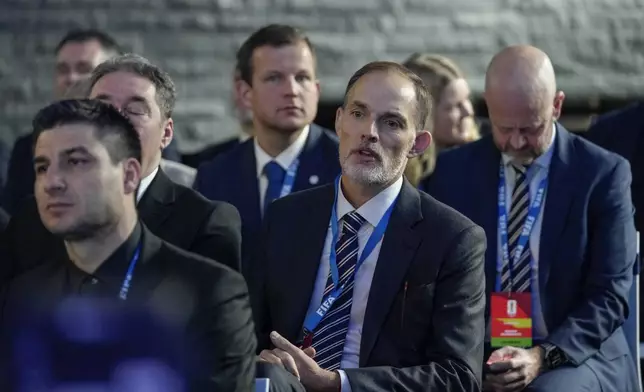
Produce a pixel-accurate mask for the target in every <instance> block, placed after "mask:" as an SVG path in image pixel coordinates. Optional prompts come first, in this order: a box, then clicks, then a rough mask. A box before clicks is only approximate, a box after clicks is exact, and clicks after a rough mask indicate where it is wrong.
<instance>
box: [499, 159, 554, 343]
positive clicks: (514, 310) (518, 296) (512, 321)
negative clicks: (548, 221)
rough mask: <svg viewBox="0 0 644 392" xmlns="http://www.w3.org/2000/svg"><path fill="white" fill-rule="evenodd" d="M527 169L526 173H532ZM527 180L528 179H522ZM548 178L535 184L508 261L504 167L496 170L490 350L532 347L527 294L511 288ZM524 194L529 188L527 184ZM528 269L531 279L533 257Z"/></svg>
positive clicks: (528, 294)
mask: <svg viewBox="0 0 644 392" xmlns="http://www.w3.org/2000/svg"><path fill="white" fill-rule="evenodd" d="M533 173H534V171H532V170H530V171H529V173H528V174H533ZM526 177H527V178H528V179H530V178H531V177H530V176H526ZM547 184H548V177H547V176H546V177H544V179H543V180H541V181H540V182H539V187H538V188H537V193H536V195H535V198H534V200H533V201H532V203H531V204H530V208H529V209H528V214H527V216H526V218H525V223H524V224H523V227H522V229H521V234H520V235H519V239H518V241H517V245H516V248H515V251H514V254H513V255H512V256H513V257H512V260H510V249H509V244H508V210H507V208H506V193H505V192H506V189H505V168H504V166H503V163H501V165H500V168H499V205H498V206H499V211H498V212H499V222H498V224H499V235H500V237H501V252H500V253H501V257H498V258H497V265H496V272H497V275H496V282H495V290H494V291H495V292H493V293H492V296H491V299H490V318H491V322H490V324H491V328H490V329H491V331H490V335H491V336H490V343H491V346H492V347H503V346H515V347H531V346H532V314H531V313H532V310H531V308H532V300H531V294H530V293H529V292H521V293H513V292H512V288H513V285H514V281H513V280H514V272H515V271H513V269H514V267H515V266H516V265H517V264H518V262H519V260H520V259H521V255H522V254H523V251H524V250H525V248H526V246H529V239H530V233H531V232H532V228H533V227H534V223H535V222H536V220H537V217H538V216H539V213H540V211H541V206H542V204H543V199H544V195H545V192H546V187H547ZM528 194H530V192H529V185H528ZM529 262H530V269H529V270H528V272H527V273H528V274H530V276H529V278H528V279H530V280H532V273H533V272H532V270H533V269H534V258H530V261H529ZM506 265H507V266H508V267H509V268H508V272H509V275H510V276H509V278H510V292H501V290H502V288H501V279H502V274H503V267H504V266H506Z"/></svg>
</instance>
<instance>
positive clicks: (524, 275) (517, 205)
mask: <svg viewBox="0 0 644 392" xmlns="http://www.w3.org/2000/svg"><path fill="white" fill-rule="evenodd" d="M512 168H513V169H514V171H515V172H516V184H515V185H514V190H513V191H512V207H511V209H510V219H509V220H508V252H509V254H510V264H512V263H513V261H514V253H515V251H516V248H517V244H518V242H519V236H520V235H521V232H522V231H523V225H524V224H525V220H526V217H527V216H528V210H529V208H530V186H529V184H528V182H527V181H526V171H527V168H526V167H524V166H521V167H516V166H514V165H512ZM510 270H511V271H512V279H510ZM530 277H531V273H530V246H529V241H528V244H526V246H525V247H524V248H523V253H522V254H521V258H520V259H519V261H518V262H517V264H516V265H509V264H506V265H504V266H503V271H502V273H501V291H503V292H506V291H512V292H515V293H521V292H524V291H530Z"/></svg>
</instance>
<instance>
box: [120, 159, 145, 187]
mask: <svg viewBox="0 0 644 392" xmlns="http://www.w3.org/2000/svg"><path fill="white" fill-rule="evenodd" d="M141 170H142V169H141V162H139V161H138V160H136V159H134V158H127V159H126V160H125V161H124V162H123V189H124V191H125V194H126V195H129V194H131V193H134V192H136V189H137V188H138V187H139V183H140V182H141Z"/></svg>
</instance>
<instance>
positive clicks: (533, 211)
mask: <svg viewBox="0 0 644 392" xmlns="http://www.w3.org/2000/svg"><path fill="white" fill-rule="evenodd" d="M526 174H527V173H526ZM529 174H532V170H531V171H530V172H529ZM530 178H532V177H530V176H528V175H526V180H528V181H529V180H530ZM527 186H528V195H529V194H530V184H527ZM547 186H548V176H545V177H544V178H543V180H541V181H540V182H539V187H538V188H537V193H536V195H535V198H534V200H533V201H532V204H531V205H530V209H529V210H528V215H527V216H526V218H525V223H524V225H523V230H522V231H521V235H519V240H518V242H517V247H516V251H515V253H514V258H513V259H512V264H511V265H510V279H512V267H513V266H514V265H516V263H517V262H518V261H519V260H520V258H521V254H522V253H523V251H524V249H525V247H526V246H527V245H528V241H529V239H530V233H531V232H532V229H533V228H534V223H535V222H536V221H537V217H538V216H539V213H540V212H541V205H542V204H543V198H544V195H545V192H546V188H547ZM507 214H508V212H507V208H506V197H505V167H504V165H503V161H501V165H500V168H499V227H498V229H499V234H500V236H501V252H500V253H501V257H499V258H497V264H496V272H497V276H496V283H495V288H496V292H500V291H501V274H502V273H503V266H504V265H506V264H508V263H509V262H510V250H509V245H508V215H507ZM530 262H531V263H534V258H532V260H531V261H530Z"/></svg>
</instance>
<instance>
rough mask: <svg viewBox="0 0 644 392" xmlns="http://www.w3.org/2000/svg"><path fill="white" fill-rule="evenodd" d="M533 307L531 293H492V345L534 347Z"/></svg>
mask: <svg viewBox="0 0 644 392" xmlns="http://www.w3.org/2000/svg"><path fill="white" fill-rule="evenodd" d="M531 308H532V302H531V296H530V293H492V297H491V301H490V318H491V336H490V342H491V345H492V347H495V348H497V347H504V346H512V347H532V318H531V316H532V309H531Z"/></svg>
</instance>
